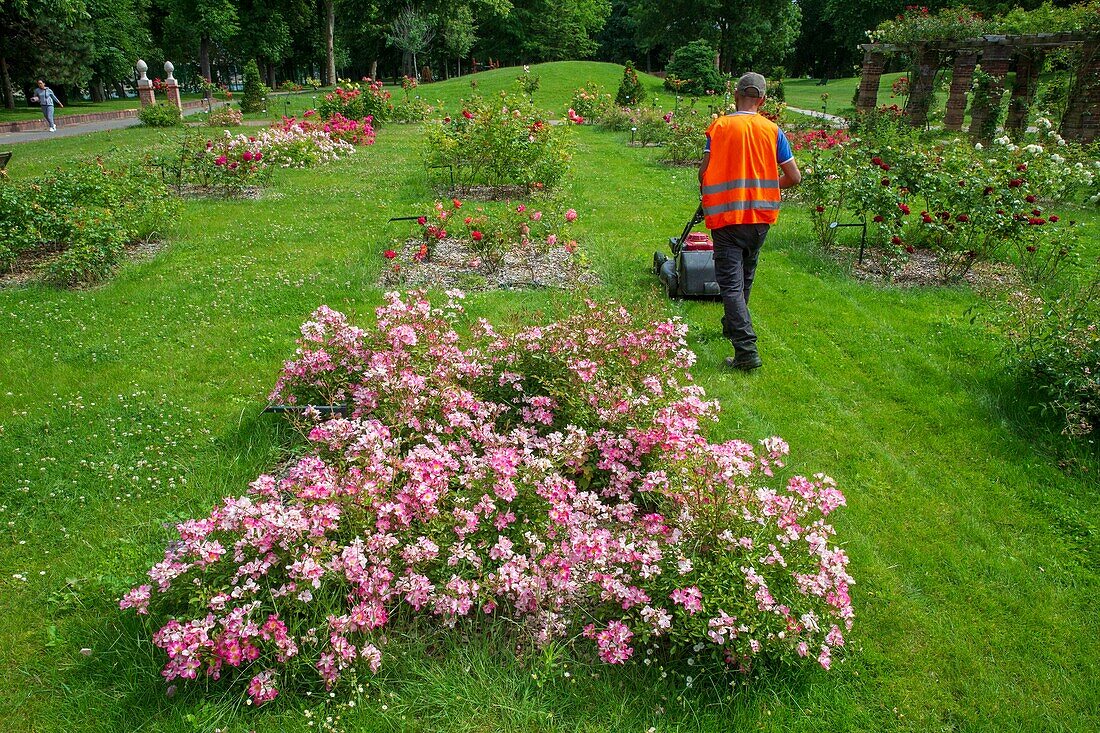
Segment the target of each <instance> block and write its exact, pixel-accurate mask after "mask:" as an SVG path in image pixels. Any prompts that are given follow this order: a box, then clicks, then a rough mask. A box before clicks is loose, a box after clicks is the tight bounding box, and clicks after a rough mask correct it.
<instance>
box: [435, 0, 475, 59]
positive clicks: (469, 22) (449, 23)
mask: <svg viewBox="0 0 1100 733" xmlns="http://www.w3.org/2000/svg"><path fill="white" fill-rule="evenodd" d="M441 36H442V40H443V50H444V52H445V53H446V55H447V57H448V58H454V59H457V60H458V75H459V76H462V59H463V58H464V57H465V56H466V55H467V54H469V53H470V49H472V48H473V47H474V43H475V42H476V41H477V21H475V20H474V11H473V8H471V7H470V6H469V5H466V4H462V5H456V6H454V8H452V9H451V11H450V12H448V13H447V14H445V15H443V17H442V31H441ZM446 68H447V67H446V64H444V70H446Z"/></svg>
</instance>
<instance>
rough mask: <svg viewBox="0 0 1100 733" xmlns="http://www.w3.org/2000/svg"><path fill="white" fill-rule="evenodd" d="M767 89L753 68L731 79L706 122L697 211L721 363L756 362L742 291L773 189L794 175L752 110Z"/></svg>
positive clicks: (764, 231) (748, 288)
mask: <svg viewBox="0 0 1100 733" xmlns="http://www.w3.org/2000/svg"><path fill="white" fill-rule="evenodd" d="M766 93H767V82H766V81H765V80H764V77H763V76H761V75H760V74H755V73H748V74H745V75H744V76H742V77H741V78H740V79H738V80H737V86H736V88H735V89H734V102H735V103H736V105H737V111H736V112H734V113H733V114H730V115H723V116H721V117H719V118H718V119H717V120H715V121H714V122H712V123H711V125H710V127H709V128H707V143H706V147H705V148H704V152H703V163H702V165H701V166H700V168H699V188H700V193H701V194H702V196H703V215H704V216H705V220H706V225H707V229H710V230H711V237H712V238H713V239H714V270H715V275H716V278H717V280H718V289H719V291H720V292H721V294H722V305H723V308H724V312H725V314H724V316H723V317H722V335H723V336H724V337H725V338H728V339H729V340H730V342H731V343H732V344H733V351H734V355H733V356H731V357H729V358H727V359H726V365H727V366H730V367H733V368H734V369H741V370H745V371H748V370H751V369H757V368H759V367H760V366H762V365H763V363H764V362H763V360H762V359H761V358H760V353H759V352H758V351H757V348H756V332H755V331H754V330H753V327H752V318H751V316H750V315H749V295H750V293H751V292H752V282H753V278H754V277H755V275H756V262H757V259H758V257H759V256H760V248H761V247H762V246H763V245H764V238H765V237H767V235H768V227H770V226H771V225H772V224H774V223H775V222H776V220H777V219H778V218H779V201H780V196H779V190H780V189H783V188H791V187H792V186H797V185H798V184H799V182H800V181H801V180H802V173H801V172H800V171H799V170H798V163H796V162H795V159H794V155H793V154H792V153H791V146H790V143H789V142H787V136H786V135H784V134H783V131H782V130H780V129H779V126H778V125H776V124H775V123H774V122H772V121H771V120H769V119H767V118H766V117H764V116H762V115H760V114H759V110H760V108H761V107H762V106H763V104H764V100H765V99H766V96H765V95H766Z"/></svg>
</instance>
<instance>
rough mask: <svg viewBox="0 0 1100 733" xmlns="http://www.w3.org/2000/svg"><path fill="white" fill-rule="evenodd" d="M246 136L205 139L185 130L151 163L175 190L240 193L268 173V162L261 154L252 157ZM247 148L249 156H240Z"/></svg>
mask: <svg viewBox="0 0 1100 733" xmlns="http://www.w3.org/2000/svg"><path fill="white" fill-rule="evenodd" d="M251 147H252V146H249V145H248V144H247V139H246V138H243V137H242V136H236V137H233V136H231V135H230V133H229V132H228V131H227V132H226V133H225V136H224V137H221V138H218V139H217V140H209V139H207V138H206V137H205V136H204V135H202V134H199V132H197V131H194V130H190V129H189V130H187V131H186V132H185V133H184V134H183V135H182V136H181V137H180V139H179V141H178V143H177V144H176V146H175V147H174V148H173V149H171V150H170V151H169V152H167V153H164V154H161V155H158V156H156V157H155V158H154V159H153V163H154V165H156V166H157V167H159V168H160V169H161V170H162V171H163V172H164V178H165V180H167V181H168V182H169V183H170V184H172V185H173V186H174V187H175V190H176V192H177V193H183V192H185V191H195V192H201V193H212V194H217V195H221V196H226V197H233V196H240V195H242V194H244V193H245V192H246V191H248V190H249V189H251V188H253V187H255V186H262V185H264V184H266V183H267V181H268V180H269V179H270V177H271V166H269V165H267V162H266V161H264V160H263V159H262V158H261V159H260V160H259V161H256V160H255V159H254V154H252V152H251ZM246 151H249V156H248V157H249V160H247V161H245V160H243V159H242V156H243V154H244V153H245V152H246Z"/></svg>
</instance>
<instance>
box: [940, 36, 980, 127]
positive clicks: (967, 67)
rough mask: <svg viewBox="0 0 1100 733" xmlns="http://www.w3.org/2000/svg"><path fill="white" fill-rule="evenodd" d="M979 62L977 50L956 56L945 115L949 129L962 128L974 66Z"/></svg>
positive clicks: (946, 125) (944, 121)
mask: <svg viewBox="0 0 1100 733" xmlns="http://www.w3.org/2000/svg"><path fill="white" fill-rule="evenodd" d="M977 63H978V54H977V52H975V51H960V52H959V53H958V55H956V56H955V66H954V68H953V69H952V71H951V91H950V92H948V94H947V111H946V113H945V114H944V117H943V126H944V127H945V128H947V129H948V130H956V131H957V130H961V129H962V124H963V117H965V116H966V95H967V94H968V93H969V92H970V84H971V82H973V81H974V67H975V66H976V65H977Z"/></svg>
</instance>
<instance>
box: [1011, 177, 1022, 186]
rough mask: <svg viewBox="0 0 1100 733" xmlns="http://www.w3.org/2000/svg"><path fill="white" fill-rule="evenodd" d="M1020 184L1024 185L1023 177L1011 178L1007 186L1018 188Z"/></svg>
mask: <svg viewBox="0 0 1100 733" xmlns="http://www.w3.org/2000/svg"><path fill="white" fill-rule="evenodd" d="M1022 185H1024V179H1023V178H1013V179H1012V180H1011V181H1009V182H1008V187H1009V188H1019V187H1020V186H1022Z"/></svg>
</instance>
